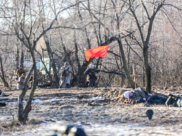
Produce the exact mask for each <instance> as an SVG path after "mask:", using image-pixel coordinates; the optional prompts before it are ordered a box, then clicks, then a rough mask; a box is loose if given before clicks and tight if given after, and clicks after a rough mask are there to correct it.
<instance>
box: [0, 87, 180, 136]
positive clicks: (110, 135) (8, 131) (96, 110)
mask: <svg viewBox="0 0 182 136" xmlns="http://www.w3.org/2000/svg"><path fill="white" fill-rule="evenodd" d="M126 90H130V88H121V87H108V88H69V89H51V88H38V89H36V91H35V95H34V100H33V101H32V111H31V112H30V114H29V121H27V124H26V125H21V124H19V123H18V122H17V121H16V120H17V98H18V95H19V94H20V91H18V90H11V91H10V90H4V92H5V93H6V94H7V95H9V96H8V97H3V96H0V101H4V102H6V103H7V106H6V107H0V136H11V135H18V136H39V135H42V134H46V133H48V132H50V131H53V130H54V129H55V127H57V126H61V125H68V124H74V125H78V126H81V127H82V128H83V129H84V130H85V132H86V133H87V135H88V136H122V135H158V136H159V135H182V112H181V111H182V109H181V108H176V107H166V106H165V105H144V104H136V105H129V104H124V103H123V102H122V101H121V99H120V96H121V94H123V92H125V91H126ZM153 92H155V93H160V94H161V95H164V96H165V95H167V94H169V92H172V93H174V94H181V93H182V87H171V88H168V89H162V88H161V89H160V88H155V87H153ZM29 94H30V90H29V91H28V92H27V94H26V97H25V100H24V105H25V104H26V101H27V99H28V96H29ZM147 109H153V111H154V115H153V118H152V120H151V121H149V120H148V118H147V117H146V115H145V112H146V110H147Z"/></svg>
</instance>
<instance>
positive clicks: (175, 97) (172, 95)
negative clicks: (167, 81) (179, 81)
mask: <svg viewBox="0 0 182 136" xmlns="http://www.w3.org/2000/svg"><path fill="white" fill-rule="evenodd" d="M169 96H171V97H172V98H173V99H178V98H180V97H181V96H180V95H175V94H172V93H169Z"/></svg>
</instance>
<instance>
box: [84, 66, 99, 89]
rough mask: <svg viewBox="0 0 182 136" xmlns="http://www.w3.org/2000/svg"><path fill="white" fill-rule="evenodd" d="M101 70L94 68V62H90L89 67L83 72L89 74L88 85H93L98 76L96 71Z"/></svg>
mask: <svg viewBox="0 0 182 136" xmlns="http://www.w3.org/2000/svg"><path fill="white" fill-rule="evenodd" d="M100 71H101V70H97V69H95V68H94V64H90V68H89V69H88V70H87V71H86V72H85V74H86V75H89V86H90V87H92V86H95V81H96V80H97V77H98V72H100Z"/></svg>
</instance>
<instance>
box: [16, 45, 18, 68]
mask: <svg viewBox="0 0 182 136" xmlns="http://www.w3.org/2000/svg"><path fill="white" fill-rule="evenodd" d="M18 68H19V49H18V46H17V51H16V69H18Z"/></svg>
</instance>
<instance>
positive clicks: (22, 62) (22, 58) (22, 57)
mask: <svg viewBox="0 0 182 136" xmlns="http://www.w3.org/2000/svg"><path fill="white" fill-rule="evenodd" d="M22 49H23V48H22ZM20 64H21V66H22V67H24V65H23V64H24V51H23V50H22V51H21V61H20Z"/></svg>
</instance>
